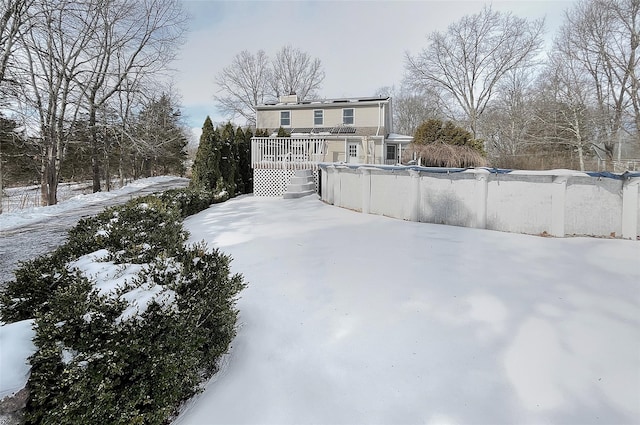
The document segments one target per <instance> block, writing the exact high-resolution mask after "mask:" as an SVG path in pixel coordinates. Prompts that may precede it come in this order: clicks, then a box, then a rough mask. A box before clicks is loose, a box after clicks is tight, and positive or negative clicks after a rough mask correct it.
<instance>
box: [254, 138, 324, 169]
mask: <svg viewBox="0 0 640 425" xmlns="http://www.w3.org/2000/svg"><path fill="white" fill-rule="evenodd" d="M326 153H327V141H326V139H324V138H295V137H253V138H252V139H251V167H252V168H281V169H292V170H302V169H312V170H315V169H317V168H318V164H319V163H320V162H324V161H325V155H326Z"/></svg>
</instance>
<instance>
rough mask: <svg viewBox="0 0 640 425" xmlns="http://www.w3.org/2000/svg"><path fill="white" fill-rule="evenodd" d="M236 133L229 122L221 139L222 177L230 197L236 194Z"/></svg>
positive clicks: (223, 130) (224, 187) (222, 132)
mask: <svg viewBox="0 0 640 425" xmlns="http://www.w3.org/2000/svg"><path fill="white" fill-rule="evenodd" d="M234 151H235V132H234V130H233V125H232V124H231V123H230V122H228V123H227V124H226V125H225V126H224V127H223V128H222V131H221V138H220V163H219V164H220V176H221V177H222V184H223V188H221V189H224V190H226V191H227V193H228V194H229V196H235V194H236V178H235V173H236V155H235V154H234Z"/></svg>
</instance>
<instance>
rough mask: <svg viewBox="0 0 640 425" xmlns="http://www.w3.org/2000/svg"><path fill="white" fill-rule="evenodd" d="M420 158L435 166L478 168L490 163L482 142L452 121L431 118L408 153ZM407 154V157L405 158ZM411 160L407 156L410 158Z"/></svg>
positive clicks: (419, 131)
mask: <svg viewBox="0 0 640 425" xmlns="http://www.w3.org/2000/svg"><path fill="white" fill-rule="evenodd" d="M414 154H415V156H417V157H419V158H420V160H421V163H422V165H426V166H434V167H479V166H485V165H487V161H486V159H485V152H484V149H483V148H482V141H480V140H476V139H474V138H473V136H472V135H471V133H470V132H468V131H467V130H465V129H463V128H461V127H458V126H456V125H455V124H453V123H452V122H451V121H446V122H444V121H442V120H438V119H430V120H427V121H425V122H424V123H422V124H421V125H420V126H419V127H418V129H417V130H416V133H415V135H414V137H413V143H412V144H411V146H410V147H409V149H408V150H407V151H405V155H406V156H413V155H414ZM406 156H405V158H406ZM407 159H408V158H407Z"/></svg>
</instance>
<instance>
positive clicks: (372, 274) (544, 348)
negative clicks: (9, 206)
mask: <svg viewBox="0 0 640 425" xmlns="http://www.w3.org/2000/svg"><path fill="white" fill-rule="evenodd" d="M103 195H105V194H96V195H88V196H87V197H86V198H85V197H82V198H79V199H75V200H74V201H69V202H85V201H86V202H92V200H91V197H92V196H103ZM63 204H64V203H63ZM63 204H60V206H58V208H64V206H63ZM49 208H56V207H46V208H41V209H39V210H35V209H34V210H31V212H29V213H28V214H29V217H31V218H30V219H32V220H37V219H38V218H37V216H38V215H39V214H51V213H49V212H47V210H48V209H49ZM7 217H9V218H8V219H7ZM10 217H11V214H7V215H5V214H3V215H2V216H0V228H2V229H5V228H8V226H12V225H14V224H15V225H18V224H21V223H22V222H21V221H20V220H13V219H12V218H10ZM40 218H42V216H40ZM12 223H14V224H12ZM185 225H186V228H187V229H188V230H189V231H190V232H191V234H192V236H191V240H192V241H199V240H205V241H207V242H208V243H209V245H210V246H212V247H218V248H221V249H222V250H223V251H224V252H226V253H228V254H230V255H232V256H233V258H234V261H233V262H232V268H233V270H234V271H236V272H240V273H243V274H244V276H245V279H246V280H247V282H248V285H249V286H248V287H247V289H245V290H244V291H243V292H242V294H241V299H240V300H239V302H238V307H239V309H240V318H239V330H238V336H237V337H236V339H235V340H234V343H233V348H232V350H231V351H230V353H229V354H228V355H227V356H226V357H225V363H224V364H223V365H222V368H221V371H220V373H218V374H217V375H216V376H215V377H214V378H213V379H212V380H211V381H210V382H209V383H208V384H207V388H206V390H205V391H204V392H203V393H202V394H201V395H199V396H197V397H196V398H194V399H193V400H191V401H190V402H188V403H187V405H186V406H185V409H184V411H183V413H182V414H181V415H180V417H179V418H178V419H177V420H176V421H175V425H178V424H180V425H184V424H196V425H200V424H216V423H225V424H232V423H237V424H243V423H244V424H311V423H322V424H374V423H380V424H382V423H386V424H394V425H395V424H418V423H426V424H449V423H452V424H454V423H459V424H507V423H508V424H513V423H518V424H529V423H532V424H533V423H535V424H539V423H561V424H589V423H604V424H614V423H615V424H624V423H627V424H632V423H636V424H637V423H640V242H637V241H626V240H615V239H595V238H567V239H556V238H541V237H536V236H528V235H518V234H508V233H500V232H492V231H486V230H476V229H467V228H458V227H450V226H439V225H431V224H422V223H412V222H404V221H400V220H395V219H389V218H385V217H379V216H373V215H363V214H360V213H356V212H352V211H348V210H344V209H340V208H336V207H333V206H329V205H326V204H324V203H322V202H320V201H319V200H317V199H316V198H315V197H307V198H303V199H298V200H295V199H294V200H283V199H267V198H254V197H251V196H246V197H241V198H236V199H233V200H230V201H227V202H225V203H223V204H217V205H213V206H211V207H210V208H209V209H208V210H206V211H203V212H202V213H200V214H198V215H195V216H193V217H190V218H188V219H187V220H186V222H185ZM3 226H7V227H3ZM30 325H31V324H30V323H29V322H26V323H20V324H18V325H14V326H12V327H7V326H4V327H2V328H0V368H1V369H0V387H2V388H0V394H5V393H6V391H9V392H11V390H9V388H8V387H10V386H11V387H12V388H17V387H18V386H19V385H20V383H19V382H18V383H16V382H15V380H14V382H11V383H6V384H5V382H8V381H10V380H11V379H13V378H14V377H15V375H16V374H18V375H20V374H21V375H20V376H21V379H23V380H24V379H26V374H27V373H28V369H27V368H26V365H25V367H23V368H22V369H20V370H17V368H16V367H14V366H13V365H14V364H18V365H20V364H22V365H24V361H25V358H26V357H27V355H28V353H29V351H30V350H33V346H32V345H30V343H29V336H30V335H31V333H30V332H31V331H30ZM14 341H15V342H14ZM20 352H22V354H21V353H20ZM31 352H32V351H31ZM9 370H11V372H12V373H13V372H15V374H12V375H9V374H8V371H9ZM9 378H11V379H9ZM3 391H5V392H3Z"/></svg>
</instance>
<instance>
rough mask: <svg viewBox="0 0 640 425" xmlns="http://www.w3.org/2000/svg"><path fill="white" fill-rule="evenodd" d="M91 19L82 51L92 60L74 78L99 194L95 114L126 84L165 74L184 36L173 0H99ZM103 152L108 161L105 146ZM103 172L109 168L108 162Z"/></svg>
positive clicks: (181, 18) (179, 12)
mask: <svg viewBox="0 0 640 425" xmlns="http://www.w3.org/2000/svg"><path fill="white" fill-rule="evenodd" d="M96 16H97V19H96V22H95V23H96V25H95V26H94V27H89V28H87V29H88V30H90V31H92V32H93V34H94V35H93V37H92V40H91V45H90V46H88V49H87V52H88V53H90V55H91V56H90V57H88V59H87V62H86V65H85V72H83V73H81V74H79V75H78V77H77V79H78V81H79V83H80V84H81V86H82V87H83V88H84V90H83V93H84V98H85V101H86V108H87V112H88V118H89V128H90V131H91V139H92V160H91V162H92V168H93V191H94V192H98V191H100V189H101V188H100V176H101V173H100V162H101V161H100V158H101V156H102V155H101V152H100V149H99V148H100V146H99V142H98V131H99V130H98V126H99V122H98V113H99V111H100V110H101V109H104V108H105V107H106V105H107V102H108V101H109V100H110V99H111V98H112V97H113V96H114V95H115V94H116V93H118V92H120V91H122V90H126V89H129V88H130V87H129V86H128V85H127V83H128V82H129V81H131V80H132V79H135V78H145V77H146V78H149V77H151V78H154V77H155V76H156V74H157V73H159V72H161V71H163V70H165V69H166V66H167V64H168V63H169V62H170V61H171V60H173V59H174V57H175V52H176V51H177V47H178V46H179V44H180V42H181V37H182V35H183V33H184V31H185V28H184V20H185V18H184V13H183V10H182V7H181V2H180V1H178V0H118V1H116V0H103V1H102V2H101V4H100V6H99V7H98V8H97V10H96ZM132 74H136V77H132ZM141 75H142V77H141ZM107 140H108V139H107ZM103 149H104V154H105V155H104V156H105V158H108V151H109V146H108V145H104V146H103ZM105 166H106V167H107V168H108V162H107V163H106V164H105ZM107 171H108V170H107ZM105 177H106V179H107V181H108V180H109V178H110V176H109V175H108V174H107V175H106V176H105Z"/></svg>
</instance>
